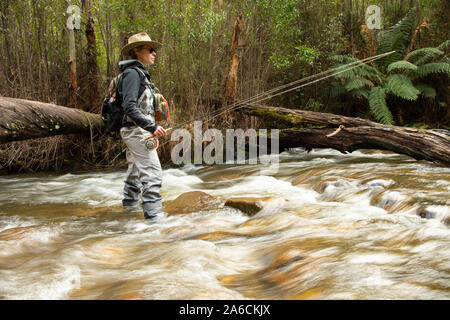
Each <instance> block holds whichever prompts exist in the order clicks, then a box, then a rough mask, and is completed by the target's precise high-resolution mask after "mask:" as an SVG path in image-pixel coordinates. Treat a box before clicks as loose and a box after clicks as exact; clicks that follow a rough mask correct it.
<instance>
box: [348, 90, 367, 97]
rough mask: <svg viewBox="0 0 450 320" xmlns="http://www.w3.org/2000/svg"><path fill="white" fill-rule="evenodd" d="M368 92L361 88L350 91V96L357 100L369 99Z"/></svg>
mask: <svg viewBox="0 0 450 320" xmlns="http://www.w3.org/2000/svg"><path fill="white" fill-rule="evenodd" d="M369 92H370V91H369V90H367V89H364V88H361V89H355V90H352V91H350V94H351V95H352V96H353V97H355V98H357V99H360V98H365V99H369Z"/></svg>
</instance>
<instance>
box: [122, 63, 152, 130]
mask: <svg viewBox="0 0 450 320" xmlns="http://www.w3.org/2000/svg"><path fill="white" fill-rule="evenodd" d="M130 67H138V68H139V69H140V70H141V71H142V72H143V73H144V74H145V76H146V78H147V79H148V83H147V84H142V83H141V76H140V75H139V74H138V71H136V70H135V69H134V68H130ZM119 69H120V70H121V71H123V74H122V77H121V81H120V82H119V85H118V88H117V89H118V91H119V94H120V96H121V97H122V107H123V109H124V111H125V119H124V121H123V122H124V123H128V122H134V124H136V125H137V126H139V127H141V128H142V129H144V130H147V131H150V132H151V133H153V132H154V131H155V130H156V128H157V124H156V121H155V118H154V114H149V112H145V110H143V109H141V108H140V106H139V104H140V103H141V101H138V99H139V98H140V97H139V95H140V94H142V93H143V92H144V89H145V90H146V89H147V88H148V89H150V91H151V92H152V88H151V87H150V86H149V84H150V75H149V73H148V72H147V70H146V68H145V66H144V65H143V64H142V63H141V62H140V61H139V60H124V61H121V62H119ZM141 87H143V89H141ZM147 92H148V91H147ZM152 102H153V101H152ZM152 107H153V106H152ZM143 111H144V112H143ZM152 111H153V110H152ZM130 120H131V121H130Z"/></svg>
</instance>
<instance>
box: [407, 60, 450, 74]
mask: <svg viewBox="0 0 450 320" xmlns="http://www.w3.org/2000/svg"><path fill="white" fill-rule="evenodd" d="M437 73H444V74H447V75H450V63H447V62H432V63H427V64H424V65H422V66H419V68H417V70H416V71H414V72H413V77H414V78H423V77H426V76H428V75H430V74H437Z"/></svg>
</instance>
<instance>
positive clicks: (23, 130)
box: [0, 97, 104, 143]
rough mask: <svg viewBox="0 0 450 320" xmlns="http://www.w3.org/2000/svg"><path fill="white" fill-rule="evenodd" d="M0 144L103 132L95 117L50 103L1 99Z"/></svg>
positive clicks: (94, 115) (97, 118)
mask: <svg viewBox="0 0 450 320" xmlns="http://www.w3.org/2000/svg"><path fill="white" fill-rule="evenodd" d="M0 114H1V115H2V116H1V118H0V143H5V142H11V141H19V140H26V139H33V138H43V137H49V136H55V135H59V134H71V133H92V132H94V131H96V132H98V131H102V130H103V129H104V125H103V121H102V119H101V117H100V115H98V114H93V113H88V112H85V111H82V110H79V109H73V108H67V107H62V106H58V105H55V104H51V103H44V102H37V101H30V100H23V99H14V98H6V97H0Z"/></svg>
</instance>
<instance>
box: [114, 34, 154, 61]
mask: <svg viewBox="0 0 450 320" xmlns="http://www.w3.org/2000/svg"><path fill="white" fill-rule="evenodd" d="M144 44H148V45H150V46H151V47H152V48H153V49H155V50H158V49H160V48H161V47H162V44H161V43H159V42H157V41H153V40H152V39H150V37H149V35H148V34H146V33H145V32H141V33H137V34H133V35H132V36H131V37H129V38H128V44H127V45H125V46H124V47H123V48H122V55H123V56H127V55H129V52H130V50H131V49H133V48H136V47H139V46H141V45H144Z"/></svg>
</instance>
